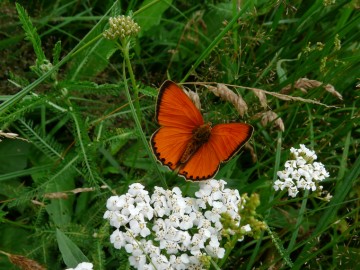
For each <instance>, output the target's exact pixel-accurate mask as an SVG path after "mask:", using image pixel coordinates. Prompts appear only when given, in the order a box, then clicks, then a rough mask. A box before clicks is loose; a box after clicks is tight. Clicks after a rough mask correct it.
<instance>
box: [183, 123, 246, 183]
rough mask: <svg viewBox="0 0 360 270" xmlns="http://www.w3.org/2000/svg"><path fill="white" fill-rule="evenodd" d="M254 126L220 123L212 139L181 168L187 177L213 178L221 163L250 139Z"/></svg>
mask: <svg viewBox="0 0 360 270" xmlns="http://www.w3.org/2000/svg"><path fill="white" fill-rule="evenodd" d="M252 133H253V127H252V126H251V125H248V124H244V123H230V124H219V125H216V126H215V127H213V128H212V130H211V135H210V139H209V141H208V142H206V143H205V144H203V145H202V146H201V147H200V148H199V150H198V151H197V152H196V153H195V154H194V155H193V156H192V157H191V158H190V160H189V161H188V162H187V163H186V164H185V165H184V166H183V167H182V168H181V169H180V171H179V174H180V175H182V176H184V177H185V178H186V179H189V180H193V181H200V180H206V179H210V178H212V177H213V176H214V175H215V174H216V173H217V172H218V170H219V166H220V163H222V162H226V161H228V160H229V159H230V158H231V157H232V156H233V155H235V154H236V153H237V152H238V151H239V150H240V148H241V147H242V146H243V145H244V144H245V143H246V142H247V141H248V140H249V139H250V137H251V135H252Z"/></svg>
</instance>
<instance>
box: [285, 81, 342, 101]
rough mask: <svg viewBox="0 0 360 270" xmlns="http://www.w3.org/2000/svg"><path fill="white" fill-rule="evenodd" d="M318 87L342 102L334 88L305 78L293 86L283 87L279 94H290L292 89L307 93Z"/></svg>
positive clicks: (340, 96)
mask: <svg viewBox="0 0 360 270" xmlns="http://www.w3.org/2000/svg"><path fill="white" fill-rule="evenodd" d="M320 86H322V87H323V88H324V89H325V91H327V92H329V93H330V94H332V95H333V96H335V97H337V98H338V99H340V100H343V98H342V95H341V94H340V93H339V92H338V91H336V90H335V87H334V86H332V85H331V84H326V85H324V84H323V83H322V82H320V81H316V80H309V79H307V78H300V79H298V80H297V81H296V82H295V83H294V85H291V84H289V85H287V86H285V87H284V88H283V89H281V90H280V93H281V94H286V95H287V94H289V93H291V92H292V90H293V89H299V90H300V91H302V92H303V93H307V90H310V89H313V88H317V87H320Z"/></svg>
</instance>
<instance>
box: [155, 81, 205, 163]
mask: <svg viewBox="0 0 360 270" xmlns="http://www.w3.org/2000/svg"><path fill="white" fill-rule="evenodd" d="M156 120H157V121H158V123H159V124H160V126H161V127H160V128H159V129H158V130H157V131H155V133H154V134H153V135H152V137H151V139H150V142H151V146H152V149H153V151H154V153H155V155H156V157H157V159H158V160H159V161H160V162H161V163H162V164H164V165H166V166H168V167H169V168H170V169H172V170H174V169H175V168H176V165H177V164H178V162H179V160H180V158H181V155H182V154H183V153H184V151H185V148H186V145H187V144H188V143H189V141H190V140H191V138H192V131H193V130H194V128H196V127H198V126H200V125H202V124H204V120H203V117H202V116H201V113H200V111H199V110H198V109H197V108H196V107H195V105H194V104H193V102H192V101H191V100H190V98H189V97H188V96H187V95H186V94H185V93H184V91H183V90H182V89H181V88H180V87H179V86H178V85H177V84H176V83H174V82H172V81H165V82H164V83H163V85H162V86H161V87H160V91H159V95H158V99H157V104H156Z"/></svg>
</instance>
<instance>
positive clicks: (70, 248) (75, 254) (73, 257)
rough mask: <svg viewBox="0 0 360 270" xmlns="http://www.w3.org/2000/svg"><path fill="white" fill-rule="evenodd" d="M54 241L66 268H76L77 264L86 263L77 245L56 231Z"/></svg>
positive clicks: (86, 260)
mask: <svg viewBox="0 0 360 270" xmlns="http://www.w3.org/2000/svg"><path fill="white" fill-rule="evenodd" d="M56 239H57V242H58V246H59V250H60V252H61V255H62V257H63V259H64V262H65V264H66V266H67V267H72V268H74V267H76V266H77V265H78V264H79V263H82V262H88V261H89V260H88V258H86V256H85V255H84V253H82V251H81V250H80V249H79V248H78V246H77V245H75V243H74V242H73V241H71V239H70V238H69V237H67V236H66V235H65V234H64V233H63V232H62V231H60V230H59V229H56Z"/></svg>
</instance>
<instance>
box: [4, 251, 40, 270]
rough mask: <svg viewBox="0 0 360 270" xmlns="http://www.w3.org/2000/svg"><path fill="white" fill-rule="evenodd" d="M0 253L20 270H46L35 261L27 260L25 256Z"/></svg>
mask: <svg viewBox="0 0 360 270" xmlns="http://www.w3.org/2000/svg"><path fill="white" fill-rule="evenodd" d="M0 253H2V254H4V255H6V256H7V257H8V258H9V260H10V262H11V263H12V264H14V265H16V266H17V267H19V268H20V269H22V270H46V268H45V267H44V266H42V265H41V264H39V263H38V262H37V261H34V260H32V259H29V258H27V257H25V256H21V255H14V254H10V253H7V252H4V251H0Z"/></svg>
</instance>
